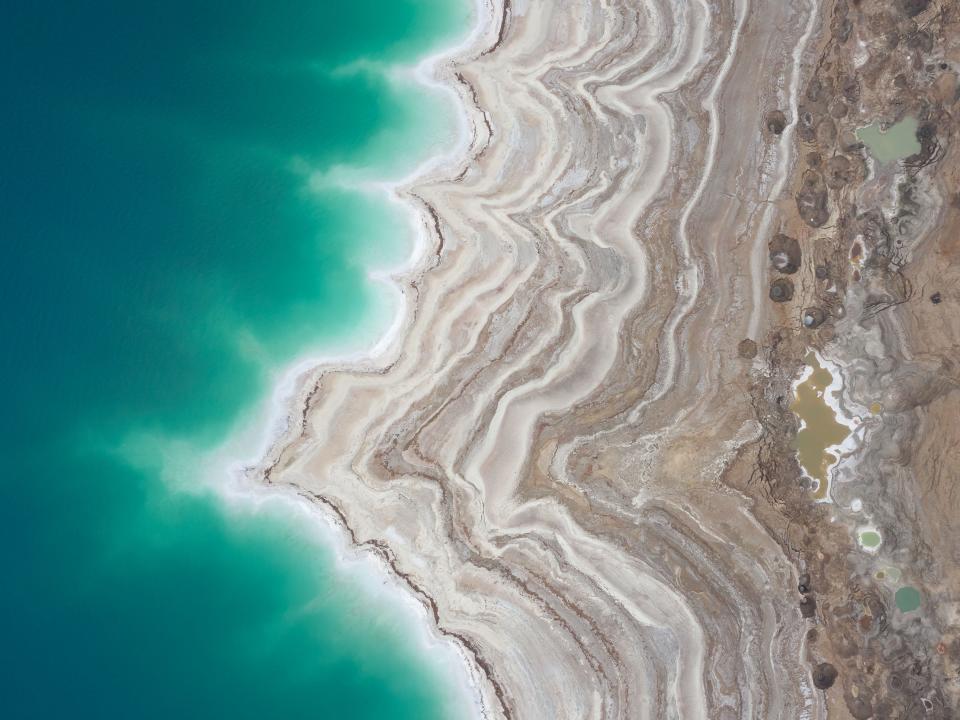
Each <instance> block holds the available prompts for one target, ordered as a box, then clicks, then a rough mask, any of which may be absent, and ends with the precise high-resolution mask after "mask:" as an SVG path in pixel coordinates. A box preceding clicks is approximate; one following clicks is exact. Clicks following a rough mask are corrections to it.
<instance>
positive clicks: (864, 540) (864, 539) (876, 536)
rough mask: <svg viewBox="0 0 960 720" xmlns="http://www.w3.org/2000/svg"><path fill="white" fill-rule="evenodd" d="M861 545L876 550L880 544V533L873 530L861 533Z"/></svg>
mask: <svg viewBox="0 0 960 720" xmlns="http://www.w3.org/2000/svg"><path fill="white" fill-rule="evenodd" d="M860 544H861V545H863V546H864V547H865V548H875V547H877V546H878V545H879V544H880V533H878V532H874V531H873V530H865V531H863V532H862V533H860Z"/></svg>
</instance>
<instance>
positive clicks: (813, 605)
mask: <svg viewBox="0 0 960 720" xmlns="http://www.w3.org/2000/svg"><path fill="white" fill-rule="evenodd" d="M816 614H817V601H816V600H814V598H813V595H804V596H803V597H802V598H800V615H801V617H805V618H812V617H813V616H814V615H816Z"/></svg>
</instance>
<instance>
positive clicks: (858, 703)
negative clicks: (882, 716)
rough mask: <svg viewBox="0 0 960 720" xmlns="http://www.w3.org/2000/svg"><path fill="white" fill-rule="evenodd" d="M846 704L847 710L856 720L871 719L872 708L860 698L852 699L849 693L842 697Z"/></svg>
mask: <svg viewBox="0 0 960 720" xmlns="http://www.w3.org/2000/svg"><path fill="white" fill-rule="evenodd" d="M843 700H844V702H846V703H847V710H849V711H850V714H851V715H852V716H853V717H854V718H856V720H870V718H872V717H873V706H872V705H871V704H870V703H868V702H867V701H866V700H864V699H863V698H862V697H853V695H850V694H849V693H847V694H845V695H844V696H843Z"/></svg>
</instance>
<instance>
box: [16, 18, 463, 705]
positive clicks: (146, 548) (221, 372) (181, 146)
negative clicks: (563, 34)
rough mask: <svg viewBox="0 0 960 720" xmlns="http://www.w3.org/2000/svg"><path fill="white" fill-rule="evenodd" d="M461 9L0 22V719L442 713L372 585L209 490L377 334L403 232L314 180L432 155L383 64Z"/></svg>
mask: <svg viewBox="0 0 960 720" xmlns="http://www.w3.org/2000/svg"><path fill="white" fill-rule="evenodd" d="M467 5H468V3H466V2H464V0H350V1H349V2H344V1H342V0H309V1H303V0H288V1H285V2H279V3H271V2H262V1H261V2H249V1H245V0H232V1H231V2H225V1H220V2H218V1H216V0H190V2H183V1H177V0H174V1H172V2H166V3H141V2H132V3H131V2H121V1H120V0H115V1H113V2H110V1H104V0H92V1H90V2H75V1H72V0H59V1H58V2H49V1H48V0H33V1H32V2H13V3H7V4H6V5H5V10H4V17H3V21H2V23H0V77H2V89H3V112H2V113H0V126H2V140H0V247H2V250H3V254H2V258H0V300H2V308H3V311H2V323H3V325H2V328H0V338H2V343H3V352H2V355H0V357H2V360H0V363H2V368H0V370H2V374H0V377H2V379H3V388H4V394H3V408H2V412H0V417H2V427H0V430H2V434H0V443H2V445H3V448H2V451H3V471H2V476H0V573H2V574H0V578H2V581H0V630H2V636H0V717H2V718H10V719H13V718H219V717H224V718H360V719H363V718H397V719H401V720H402V719H403V718H418V719H427V720H428V719H429V718H439V717H450V716H454V717H456V716H457V715H458V712H459V710H461V709H462V708H458V705H457V703H458V700H457V696H456V693H454V692H453V691H452V690H451V689H450V686H451V682H450V679H449V677H448V675H449V673H450V671H449V668H448V667H447V666H446V665H447V664H446V663H444V662H441V661H440V659H438V658H437V657H435V656H434V653H433V652H432V651H431V650H430V649H429V647H428V646H427V645H426V644H425V642H424V641H423V640H422V638H418V635H417V632H416V630H415V628H414V627H413V625H414V624H415V623H413V622H412V620H411V618H412V617H413V616H412V614H411V612H408V611H405V610H403V608H402V607H401V605H402V603H398V602H397V601H396V599H394V598H392V596H391V595H390V593H389V592H387V591H383V592H379V591H378V592H373V591H372V590H371V587H372V586H373V585H376V583H377V582H382V580H381V581H377V580H376V579H374V580H371V579H370V578H369V577H360V576H361V575H363V573H364V571H363V569H362V568H361V569H359V570H358V564H357V563H353V564H350V563H347V564H344V563H343V562H340V561H338V560H337V559H336V557H335V553H334V550H333V549H332V546H331V544H330V543H329V542H325V541H324V540H323V533H321V532H319V531H318V529H317V527H315V526H314V522H315V521H313V520H311V519H310V518H309V517H308V516H307V514H306V513H304V512H296V511H294V510H292V509H291V507H289V506H288V505H287V504H285V503H283V502H280V501H265V502H260V503H252V502H245V501H243V500H240V501H236V500H234V501H229V502H227V501H225V500H224V499H223V493H222V492H220V491H219V490H218V489H217V488H218V487H220V483H221V478H218V477H217V475H218V473H225V470H224V469H223V467H222V463H220V462H219V460H218V458H220V459H222V458H223V456H224V454H225V453H226V454H229V451H230V449H231V448H237V447H241V448H244V449H247V450H248V451H249V449H250V447H252V446H253V445H255V443H252V444H249V445H248V444H245V441H243V438H255V437H256V435H257V432H258V429H259V431H260V432H262V430H263V428H262V421H261V420H258V419H257V418H258V417H260V416H261V415H262V414H263V413H264V411H265V409H266V408H267V407H268V406H269V398H270V395H271V392H272V387H273V384H274V383H275V382H276V381H277V379H278V377H279V376H280V374H281V372H282V370H283V368H285V367H288V366H289V365H290V363H292V362H293V361H294V360H295V359H296V358H298V357H302V356H304V355H305V354H306V355H309V354H310V353H316V352H340V351H351V350H358V349H362V348H363V347H367V346H369V345H370V343H372V342H373V341H374V340H375V339H376V337H377V336H378V335H379V334H380V333H382V332H383V331H384V330H385V328H386V327H387V326H388V324H389V322H390V319H391V314H392V312H393V308H392V307H391V305H390V304H391V300H390V294H389V293H388V292H387V291H386V290H385V289H384V288H383V287H381V286H380V285H378V284H377V283H375V282H373V281H372V280H370V271H371V269H377V268H379V269H382V268H383V267H388V266H390V265H391V264H395V263H398V262H401V261H402V260H403V259H404V258H405V257H406V256H407V254H408V253H409V252H410V250H411V242H412V239H411V231H410V224H411V223H410V220H409V217H408V215H407V214H406V213H405V211H404V210H403V209H402V208H400V207H398V206H396V205H395V204H394V205H391V204H390V203H388V202H386V201H385V200H384V197H383V196H380V195H378V194H376V193H373V192H360V191H358V190H356V189H350V188H349V187H344V186H342V185H341V184H338V182H337V181H336V178H337V177H346V176H349V177H354V178H365V179H374V178H378V177H391V176H393V177H396V176H398V175H403V174H404V173H405V172H407V171H409V170H411V169H412V168H413V167H414V166H415V164H416V163H417V162H419V161H421V160H422V159H424V158H425V157H427V156H429V155H430V154H431V153H433V152H436V151H437V150H439V149H444V148H446V147H447V146H448V145H449V142H450V135H451V133H452V132H453V127H454V123H453V121H452V120H451V118H452V117H453V111H452V109H451V108H450V107H449V105H450V102H451V101H450V99H449V98H447V97H445V96H443V95H442V94H438V93H437V91H434V92H433V94H431V92H430V91H427V90H425V89H423V88H422V87H420V86H418V85H417V84H416V83H415V82H413V81H412V80H411V79H410V77H409V72H406V71H403V70H402V69H398V68H403V67H409V66H411V65H413V64H415V63H416V61H417V59H418V58H419V57H422V56H423V55H425V54H427V53H430V52H433V51H436V50H439V49H441V48H443V47H445V46H449V45H450V44H452V43H454V42H456V41H458V40H459V39H461V38H462V37H464V36H465V34H466V30H467V27H468V25H469V23H470V22H471V18H470V10H469V8H468V7H467ZM237 438H241V440H239V441H238V440H237ZM225 448H226V450H225ZM211 457H212V458H214V460H211ZM360 565H362V563H360Z"/></svg>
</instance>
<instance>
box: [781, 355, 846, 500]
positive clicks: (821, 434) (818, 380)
mask: <svg viewBox="0 0 960 720" xmlns="http://www.w3.org/2000/svg"><path fill="white" fill-rule="evenodd" d="M806 363H807V365H808V366H809V367H810V368H811V369H812V372H811V373H810V375H809V377H807V378H806V379H805V380H804V381H803V382H802V383H800V384H799V385H797V389H796V393H795V394H794V398H793V402H792V403H791V404H790V409H791V410H792V411H793V412H795V413H796V414H797V416H798V417H799V418H800V419H801V420H803V429H802V430H801V431H800V432H799V433H797V437H796V439H795V440H794V448H795V449H796V451H797V457H798V459H799V461H800V466H801V467H802V468H803V469H804V471H805V472H806V473H807V475H809V476H810V477H812V478H814V479H815V480H816V481H817V488H816V490H815V491H814V495H813V496H814V498H815V499H817V500H822V499H824V498H825V497H827V491H828V490H829V483H828V481H827V470H828V468H829V467H830V466H831V465H833V463H835V462H836V461H837V458H836V456H835V455H833V454H832V453H830V452H828V450H829V449H830V448H832V447H833V446H836V445H839V444H840V443H842V442H843V441H844V440H845V439H846V437H847V436H848V435H849V434H850V429H849V428H848V427H847V426H846V425H844V424H843V423H840V422H837V417H836V413H834V411H833V408H831V407H830V406H829V405H828V404H827V403H826V401H825V399H824V393H825V392H826V391H827V388H828V387H830V383H831V382H832V381H833V375H831V374H830V371H829V370H827V369H826V368H824V367H822V366H821V365H820V363H819V361H818V360H817V356H816V354H815V353H812V352H811V353H809V354H808V355H807V357H806Z"/></svg>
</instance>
